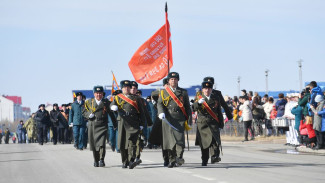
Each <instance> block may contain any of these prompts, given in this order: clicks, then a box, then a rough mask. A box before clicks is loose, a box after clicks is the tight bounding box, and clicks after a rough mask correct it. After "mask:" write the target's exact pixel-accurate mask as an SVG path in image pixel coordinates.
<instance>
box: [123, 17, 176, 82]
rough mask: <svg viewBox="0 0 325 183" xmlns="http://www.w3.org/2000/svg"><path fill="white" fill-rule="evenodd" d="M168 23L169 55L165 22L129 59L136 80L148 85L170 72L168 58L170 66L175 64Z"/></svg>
mask: <svg viewBox="0 0 325 183" xmlns="http://www.w3.org/2000/svg"><path fill="white" fill-rule="evenodd" d="M167 24H168V27H167V28H168V40H169V42H168V43H169V44H168V49H169V57H167V46H166V42H167V41H166V39H167V38H166V27H165V26H166V24H165V25H163V26H162V27H161V28H160V29H159V30H158V31H157V32H156V33H155V34H154V35H153V36H152V37H151V38H150V39H148V40H147V41H146V42H145V43H143V44H142V45H141V46H140V48H138V50H137V51H136V52H135V53H134V55H133V56H132V58H131V60H130V61H129V67H130V70H131V72H132V74H133V77H134V79H135V81H136V82H138V83H141V84H144V85H148V84H150V83H153V82H156V81H159V80H161V79H163V78H164V77H165V76H167V74H168V68H167V63H168V61H167V59H168V58H169V68H171V67H172V66H173V57H172V43H171V39H170V37H171V34H170V29H169V23H168V22H167Z"/></svg>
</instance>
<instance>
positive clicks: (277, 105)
mask: <svg viewBox="0 0 325 183" xmlns="http://www.w3.org/2000/svg"><path fill="white" fill-rule="evenodd" d="M286 104H287V100H285V99H284V94H283V93H279V100H278V101H277V102H276V103H275V108H276V111H277V112H278V113H277V116H276V117H282V116H283V115H284V109H285V106H286Z"/></svg>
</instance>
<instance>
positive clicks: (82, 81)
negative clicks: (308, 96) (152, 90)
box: [0, 0, 325, 111]
mask: <svg viewBox="0 0 325 183" xmlns="http://www.w3.org/2000/svg"><path fill="white" fill-rule="evenodd" d="M164 5H165V1H162V0H155V1H152V0H145V1H143V0H138V1H135V0H128V1H124V0H120V1H109V0H101V1H100V0H88V1H86V0H56V1H46V0H40V1H34V0H28V1H25V0H15V1H12V0H1V1H0V94H1V95H2V94H5V95H18V96H22V100H23V105H24V106H29V107H31V108H32V111H35V110H36V109H37V106H38V105H39V104H40V103H47V102H49V103H55V102H57V103H59V104H61V103H67V102H70V101H71V100H72V94H71V91H72V90H74V89H92V88H93V86H94V85H97V84H100V85H110V84H111V82H112V75H111V70H112V71H114V73H115V76H116V78H117V80H118V81H120V80H124V79H130V80H133V76H132V74H131V72H130V70H129V68H128V62H129V60H130V59H131V57H132V55H133V53H134V52H135V51H136V50H137V49H138V47H139V46H141V44H142V43H143V42H145V41H146V40H147V39H148V38H150V37H151V36H152V35H153V34H154V33H155V32H156V31H157V30H158V29H159V28H160V27H161V26H162V25H163V24H164V23H165V14H164ZM168 8H169V22H170V26H171V34H172V44H173V59H174V66H173V68H172V69H171V71H177V72H179V74H180V86H181V87H188V86H191V85H197V84H200V83H201V82H202V79H203V77H205V76H213V77H215V80H216V84H217V88H218V89H219V90H221V91H222V92H223V94H224V95H226V94H228V95H230V96H233V95H237V93H238V89H237V77H238V76H240V77H241V88H242V89H243V88H245V89H247V90H253V91H264V90H265V75H264V72H265V70H266V69H269V70H270V73H269V90H273V91H274V90H289V89H295V90H298V89H299V72H298V63H297V61H298V60H299V59H303V63H302V64H303V81H304V82H305V81H311V80H316V81H324V80H325V79H324V74H323V73H324V68H325V62H324V61H325V11H324V8H325V1H322V0H269V1H267V0H265V1H260V0H255V1H254V0H237V1H236V0H223V1H220V0H206V1H197V0H196V1H190V0H186V1H181V0H177V1H176V0H175V1H174V0H173V1H168ZM159 83H161V81H159ZM141 87H142V86H140V88H141Z"/></svg>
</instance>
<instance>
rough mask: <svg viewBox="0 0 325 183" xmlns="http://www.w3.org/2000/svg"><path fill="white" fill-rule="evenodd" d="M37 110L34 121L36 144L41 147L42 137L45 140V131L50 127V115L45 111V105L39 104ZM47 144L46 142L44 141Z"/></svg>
mask: <svg viewBox="0 0 325 183" xmlns="http://www.w3.org/2000/svg"><path fill="white" fill-rule="evenodd" d="M38 107H39V110H38V111H37V112H36V115H35V120H36V122H37V129H38V143H39V144H40V145H43V141H44V137H45V139H46V138H47V129H48V126H49V125H50V114H49V112H48V111H47V110H45V105H44V104H41V105H39V106H38ZM46 142H47V140H46Z"/></svg>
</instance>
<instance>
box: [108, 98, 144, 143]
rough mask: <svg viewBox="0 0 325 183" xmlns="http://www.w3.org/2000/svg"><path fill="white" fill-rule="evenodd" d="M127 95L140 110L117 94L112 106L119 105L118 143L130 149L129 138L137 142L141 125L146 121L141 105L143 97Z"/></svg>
mask: <svg viewBox="0 0 325 183" xmlns="http://www.w3.org/2000/svg"><path fill="white" fill-rule="evenodd" d="M121 95H123V94H121ZM124 96H125V95H124ZM126 97H128V98H129V99H131V100H133V101H135V102H136V103H137V105H138V110H137V109H136V108H135V107H133V105H131V104H129V103H128V102H126V101H125V100H123V99H122V98H121V97H119V96H115V97H114V100H113V102H112V103H111V106H112V105H116V106H118V111H117V112H118V117H117V121H118V138H117V139H118V142H117V145H118V147H119V149H122V148H123V149H128V144H129V140H131V141H132V142H133V143H134V144H135V143H136V141H137V140H138V138H139V133H140V126H142V127H143V126H144V122H145V114H144V111H143V107H142V106H141V98H140V97H138V96H136V95H127V96H126Z"/></svg>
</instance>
